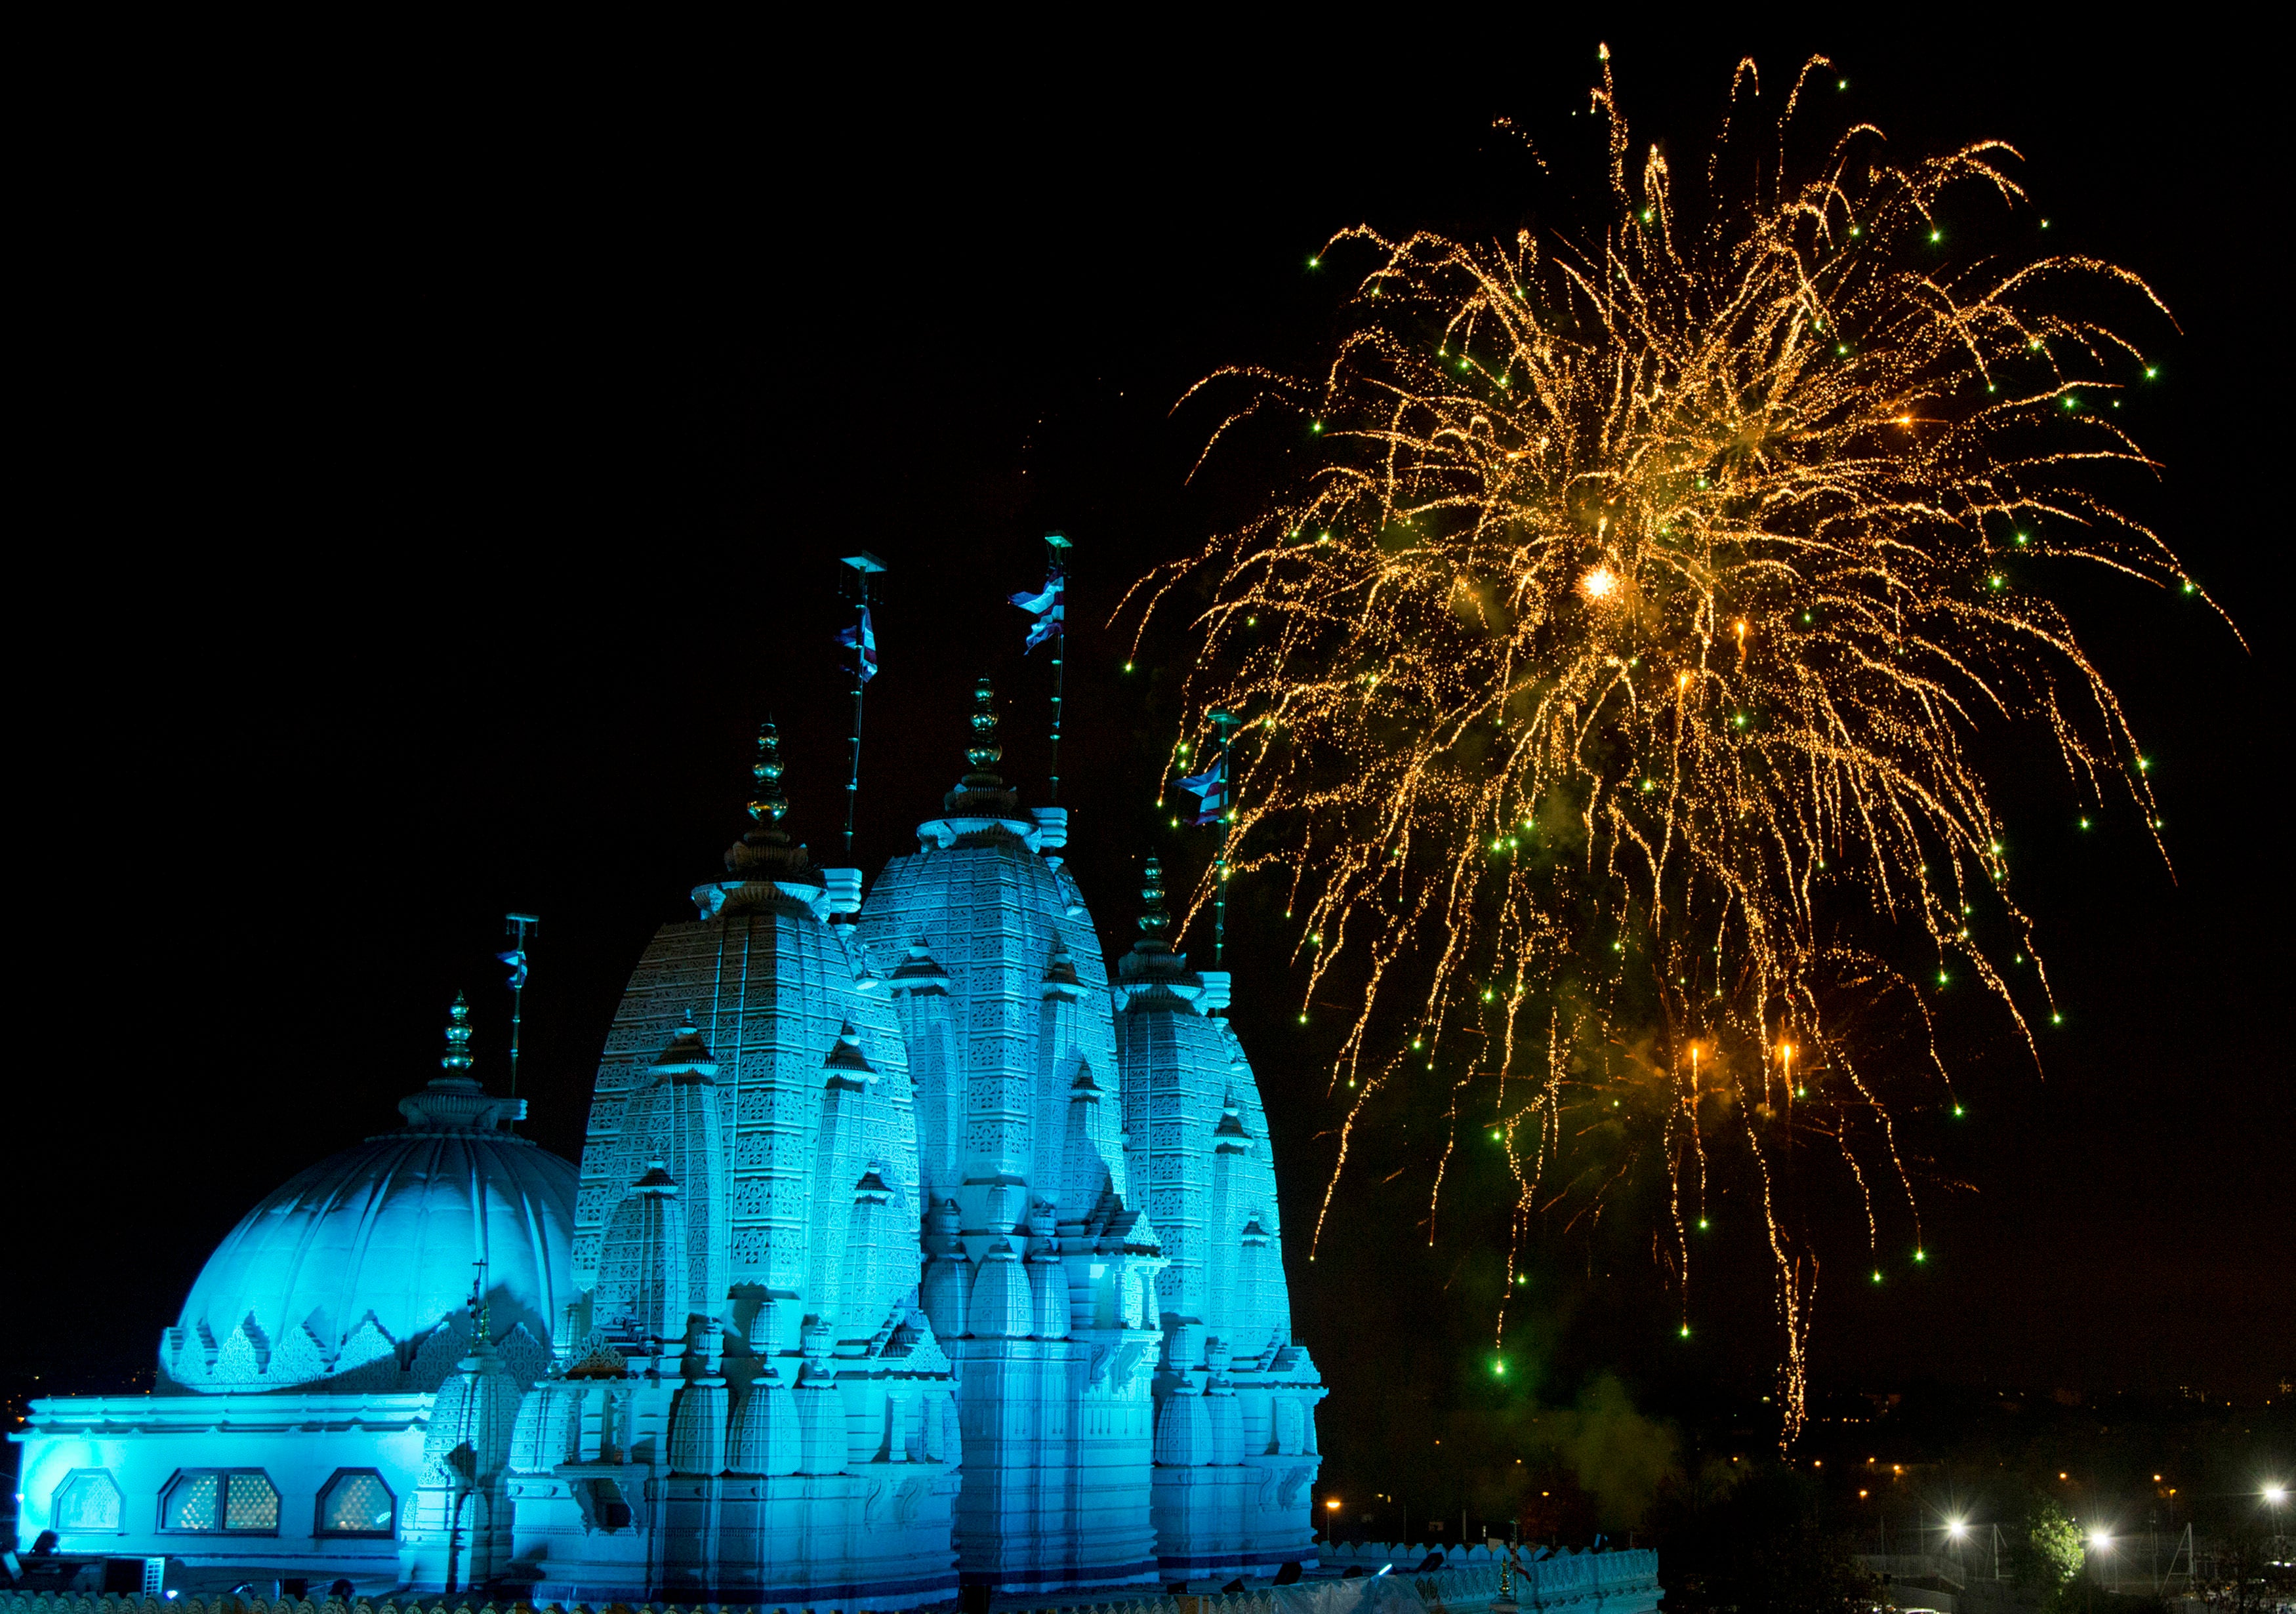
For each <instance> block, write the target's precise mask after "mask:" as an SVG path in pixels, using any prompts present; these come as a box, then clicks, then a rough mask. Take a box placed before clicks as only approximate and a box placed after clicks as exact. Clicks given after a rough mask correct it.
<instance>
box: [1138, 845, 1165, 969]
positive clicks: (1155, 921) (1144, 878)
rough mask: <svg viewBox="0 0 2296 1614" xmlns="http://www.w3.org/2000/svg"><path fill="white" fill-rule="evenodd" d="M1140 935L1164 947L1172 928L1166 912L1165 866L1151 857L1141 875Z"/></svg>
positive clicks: (1145, 939) (1147, 940)
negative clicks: (1166, 932) (1166, 933)
mask: <svg viewBox="0 0 2296 1614" xmlns="http://www.w3.org/2000/svg"><path fill="white" fill-rule="evenodd" d="M1140 901H1141V903H1142V905H1143V906H1142V909H1141V914H1140V934H1141V937H1142V938H1143V940H1144V941H1145V942H1147V943H1150V944H1152V945H1153V946H1158V947H1160V946H1163V945H1164V932H1165V931H1166V930H1168V929H1169V928H1170V926H1171V923H1172V918H1171V915H1170V914H1167V913H1165V912H1164V865H1163V864H1161V863H1160V862H1159V861H1158V860H1157V859H1155V858H1153V857H1151V858H1150V859H1149V860H1148V866H1147V867H1146V868H1145V869H1144V870H1142V871H1141V874H1140Z"/></svg>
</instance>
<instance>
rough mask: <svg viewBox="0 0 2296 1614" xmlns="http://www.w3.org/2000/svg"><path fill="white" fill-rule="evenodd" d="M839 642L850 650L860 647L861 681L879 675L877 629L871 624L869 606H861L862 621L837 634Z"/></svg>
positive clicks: (863, 681)
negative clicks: (858, 624)
mask: <svg viewBox="0 0 2296 1614" xmlns="http://www.w3.org/2000/svg"><path fill="white" fill-rule="evenodd" d="M837 642H838V643H840V644H842V645H843V646H844V647H845V648H846V649H848V650H855V649H858V650H859V651H860V652H861V654H860V658H859V660H860V671H861V682H862V683H864V684H866V683H868V682H869V680H870V679H872V678H873V677H875V676H877V630H876V629H875V628H874V627H871V626H870V623H869V608H868V607H867V606H863V607H862V608H861V623H860V626H859V627H849V628H847V629H846V630H845V631H844V632H843V633H841V634H840V635H837Z"/></svg>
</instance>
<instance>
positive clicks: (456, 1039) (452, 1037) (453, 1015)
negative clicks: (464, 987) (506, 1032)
mask: <svg viewBox="0 0 2296 1614" xmlns="http://www.w3.org/2000/svg"><path fill="white" fill-rule="evenodd" d="M439 1066H440V1068H441V1069H444V1070H445V1071H446V1072H447V1075H448V1076H465V1077H466V1076H468V1075H470V1074H471V1000H470V999H469V998H467V997H464V996H463V995H462V994H461V993H460V992H457V993H455V1006H454V1007H453V1008H451V1009H449V1010H447V1052H446V1053H442V1054H440V1055H439Z"/></svg>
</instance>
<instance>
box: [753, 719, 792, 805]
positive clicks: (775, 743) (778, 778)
mask: <svg viewBox="0 0 2296 1614" xmlns="http://www.w3.org/2000/svg"><path fill="white" fill-rule="evenodd" d="M788 812H789V798H788V797H787V796H785V795H783V793H782V736H781V731H780V730H779V729H777V728H775V726H774V720H773V719H772V718H771V717H768V718H767V719H766V720H765V721H764V722H763V723H760V724H759V725H758V759H757V760H756V761H755V762H752V763H751V764H750V817H751V818H752V819H754V820H756V821H757V822H758V823H759V824H761V825H763V826H765V827H766V828H768V829H776V828H779V827H780V824H781V821H782V819H783V817H784V816H785V815H787V814H788Z"/></svg>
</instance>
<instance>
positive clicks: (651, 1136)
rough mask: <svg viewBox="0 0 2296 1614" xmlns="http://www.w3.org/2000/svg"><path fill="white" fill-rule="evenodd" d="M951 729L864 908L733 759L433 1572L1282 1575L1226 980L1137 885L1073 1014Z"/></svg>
mask: <svg viewBox="0 0 2296 1614" xmlns="http://www.w3.org/2000/svg"><path fill="white" fill-rule="evenodd" d="M974 722H975V729H976V733H975V741H976V743H975V745H974V747H973V749H972V751H971V752H970V757H971V760H972V770H971V771H970V772H969V773H967V774H965V776H964V780H963V781H962V782H960V783H959V784H958V786H957V788H956V789H955V790H954V791H951V792H949V794H948V795H947V798H946V799H945V801H944V813H943V815H942V816H939V817H937V818H933V819H930V820H928V821H927V822H926V823H923V824H922V825H920V826H919V830H918V839H919V843H920V845H919V849H918V851H917V852H916V853H915V854H914V856H904V857H896V858H894V859H893V860H891V862H890V864H888V865H887V866H886V868H885V870H884V872H883V873H882V874H881V877H880V878H879V879H878V881H876V884H875V886H874V888H873V889H872V890H871V891H870V893H869V895H868V898H867V900H866V901H865V902H864V901H863V900H862V899H861V896H860V881H859V877H858V875H857V873H854V872H852V871H840V870H834V869H832V870H815V869H814V868H812V867H811V865H810V863H809V860H808V856H807V853H806V851H805V849H804V848H802V847H799V846H796V845H793V844H791V840H790V838H789V836H788V835H787V834H786V833H785V832H783V830H782V829H781V828H780V827H779V820H780V818H781V816H782V814H783V811H784V803H783V799H782V798H781V793H780V790H779V784H778V782H779V777H780V773H781V765H780V761H779V756H778V742H777V741H776V739H775V736H774V734H773V733H772V731H771V729H770V726H768V729H767V732H766V733H764V734H763V735H762V736H761V738H760V741H759V758H758V765H757V769H756V773H757V777H758V791H757V799H755V800H753V801H752V803H751V806H750V811H751V816H752V818H753V819H754V821H755V823H754V826H753V827H752V828H751V829H750V832H748V833H747V834H745V835H744V836H743V838H742V840H740V841H739V842H737V843H736V844H735V845H734V847H733V848H730V849H729V850H728V852H727V854H726V872H725V873H724V875H723V876H722V877H721V878H717V879H713V880H711V881H709V882H707V883H705V884H703V885H701V886H700V887H698V888H696V889H695V890H694V892H693V899H694V902H695V904H696V905H697V907H698V909H699V917H698V918H696V919H694V920H693V921H691V922H684V923H676V924H670V925H666V926H664V927H663V928H662V930H660V933H659V934H658V935H657V936H656V937H655V938H654V940H653V943H652V946H649V947H648V948H647V949H646V952H645V955H644V958H643V959H642V960H641V961H640V963H639V964H638V967H637V969H636V971H635V973H634V975H633V976H632V978H631V980H630V984H629V988H628V991H627V995H625V996H624V998H623V1000H622V1004H621V1009H620V1012H619V1014H617V1016H616V1017H615V1020H614V1025H613V1030H612V1032H611V1035H610V1036H609V1037H608V1039H607V1044H606V1049H605V1053H604V1057H603V1060H602V1061H601V1063H600V1066H599V1070H598V1077H597V1085H596V1092H595V1097H594V1100H593V1102H592V1106H591V1112H590V1122H589V1132H588V1137H587V1141H586V1144H585V1147H584V1149H583V1153H582V1164H581V1181H580V1187H579V1189H578V1198H577V1201H576V1209H575V1226H574V1236H573V1258H572V1260H573V1281H574V1287H575V1290H576V1291H577V1297H578V1298H577V1299H575V1300H574V1301H573V1302H572V1303H571V1304H570V1305H568V1306H567V1307H565V1308H564V1313H563V1315H562V1317H561V1318H560V1319H558V1328H557V1338H556V1340H554V1350H553V1357H554V1362H555V1365H554V1366H553V1368H552V1369H551V1370H550V1371H549V1372H548V1373H547V1374H546V1375H545V1376H544V1377H543V1378H542V1379H541V1380H540V1381H538V1382H537V1383H536V1384H535V1386H534V1388H533V1389H531V1390H529V1391H528V1392H527V1394H526V1395H525V1397H524V1398H523V1400H522V1401H521V1404H520V1406H519V1411H518V1415H517V1419H516V1421H515V1427H514V1431H504V1432H505V1433H506V1434H507V1435H508V1439H507V1442H506V1449H505V1451H504V1453H503V1454H502V1458H501V1461H500V1462H499V1464H498V1467H499V1471H500V1475H501V1478H500V1481H499V1487H498V1490H499V1500H498V1501H497V1502H496V1503H494V1504H493V1505H492V1506H490V1507H488V1508H486V1509H484V1510H483V1511H484V1512H485V1513H486V1515H487V1516H488V1518H490V1519H491V1520H493V1521H494V1522H493V1524H492V1527H491V1528H471V1526H473V1525H474V1524H475V1521H476V1515H475V1514H474V1513H473V1512H472V1510H471V1508H470V1506H469V1505H468V1504H467V1503H466V1504H465V1505H464V1508H463V1512H464V1525H465V1528H468V1529H470V1534H469V1535H468V1536H467V1537H466V1544H465V1546H464V1548H463V1550H464V1551H465V1552H467V1553H468V1554H469V1560H468V1562H467V1564H466V1565H465V1566H463V1568H462V1570H461V1573H462V1575H463V1577H464V1578H466V1579H471V1580H477V1581H483V1580H485V1579H487V1578H489V1577H502V1576H517V1575H519V1574H520V1571H521V1569H524V1570H526V1571H527V1572H528V1573H534V1572H538V1573H539V1575H540V1582H539V1584H538V1585H537V1586H536V1589H535V1592H534V1595H535V1596H536V1597H537V1598H540V1597H564V1598H567V1599H569V1600H571V1599H574V1598H585V1599H590V1600H596V1599H599V1598H603V1597H608V1596H627V1595H632V1594H637V1593H639V1592H641V1591H643V1592H646V1593H660V1594H674V1593H677V1592H680V1591H686V1592H692V1591H709V1592H716V1593H722V1594H726V1595H729V1596H730V1595H736V1594H741V1595H744V1596H745V1597H746V1596H748V1595H766V1596H770V1597H774V1598H780V1597H783V1596H786V1597H789V1598H791V1599H794V1598H797V1597H799V1596H800V1595H803V1596H805V1597H807V1598H808V1600H809V1601H810V1600H811V1599H812V1598H813V1597H815V1596H816V1594H830V1593H832V1592H839V1593H843V1594H846V1595H848V1596H855V1597H859V1598H861V1599H862V1600H863V1601H865V1602H870V1603H871V1604H873V1606H877V1607H893V1606H898V1605H899V1604H901V1603H903V1602H933V1601H937V1600H939V1599H940V1598H943V1597H946V1596H947V1595H948V1594H949V1593H950V1592H951V1590H952V1589H953V1586H954V1585H955V1580H956V1577H957V1571H958V1569H960V1568H961V1569H962V1571H963V1573H964V1578H965V1579H966V1580H967V1581H972V1582H975V1583H986V1584H988V1585H994V1586H997V1587H1000V1588H1009V1589H1013V1590H1024V1589H1025V1590H1052V1589H1054V1588H1061V1587H1083V1586H1095V1585H1122V1584H1128V1583H1130V1584H1139V1583H1149V1584H1157V1583H1161V1582H1165V1581H1169V1580H1173V1579H1181V1578H1188V1577H1204V1576H1207V1575H1214V1574H1233V1573H1252V1572H1255V1571H1256V1572H1258V1573H1260V1574H1265V1573H1267V1571H1268V1570H1269V1569H1272V1568H1274V1567H1275V1566H1277V1565H1280V1564H1281V1563H1283V1562H1284V1561H1290V1560H1298V1559H1308V1558H1312V1555H1313V1553H1314V1545H1313V1532H1312V1528H1311V1525H1310V1523H1309V1519H1308V1503H1309V1496H1310V1492H1311V1489H1312V1487H1313V1483H1314V1480H1315V1477H1316V1467H1317V1464H1318V1462H1320V1458H1319V1457H1318V1456H1317V1454H1316V1433H1315V1411H1314V1409H1315V1404H1316V1401H1318V1400H1319V1399H1321V1398H1322V1397H1323V1396H1324V1389H1323V1387H1322V1384H1321V1382H1320V1380H1319V1378H1318V1375H1317V1373H1316V1368H1315V1366H1314V1364H1313V1363H1312V1362H1311V1361H1310V1360H1309V1358H1308V1353H1307V1351H1306V1350H1305V1349H1303V1348H1300V1346H1298V1345H1296V1344H1294V1343H1293V1342H1292V1331H1291V1308H1290V1303H1289V1299H1288V1297H1287V1294H1286V1290H1285V1285H1284V1280H1283V1265H1282V1255H1281V1249H1280V1240H1281V1223H1280V1220H1279V1217H1278V1211H1277V1206H1276V1195H1275V1170H1274V1165H1273V1162H1272V1160H1271V1159H1270V1155H1269V1150H1268V1143H1267V1122H1266V1119H1265V1118H1264V1116H1263V1113H1262V1111H1261V1108H1260V1101H1259V1089H1258V1086H1257V1084H1256V1083H1255V1081H1254V1079H1253V1077H1252V1072H1251V1066H1250V1064H1249V1063H1248V1062H1247V1061H1246V1060H1245V1058H1244V1054H1243V1050H1242V1046H1241V1045H1240V1044H1239V1043H1238V1041H1237V1039H1236V1036H1235V1033H1234V1030H1233V1029H1232V1028H1230V1026H1229V1024H1228V1022H1227V1021H1226V1019H1224V1018H1222V1013H1221V1012H1222V1011H1223V1010H1224V1009H1225V1008H1226V1005H1227V1002H1228V977H1227V976H1226V974H1225V973H1223V972H1218V971H1192V970H1191V969H1190V968H1189V967H1188V962H1187V959H1186V957H1185V955H1184V954H1177V953H1175V952H1174V951H1172V949H1171V948H1170V947H1169V946H1167V945H1166V944H1165V943H1164V941H1163V940H1162V939H1161V937H1160V931H1161V930H1163V928H1164V926H1165V923H1166V921H1165V919H1164V916H1163V914H1162V911H1161V891H1160V889H1159V887H1158V884H1157V880H1156V871H1155V867H1154V865H1153V864H1151V865H1150V872H1149V878H1148V881H1147V889H1146V892H1145V897H1146V905H1147V912H1146V914H1145V915H1144V918H1143V919H1142V921H1141V929H1142V938H1141V939H1140V940H1139V941H1137V942H1136V944H1134V946H1133V947H1132V949H1131V950H1130V952H1129V953H1128V954H1126V955H1125V956H1124V957H1123V958H1122V960H1121V962H1120V963H1119V969H1118V971H1117V979H1116V980H1115V981H1114V982H1113V983H1112V984H1111V982H1110V981H1109V980H1108V979H1107V971H1106V969H1105V967H1104V966H1103V962H1102V958H1103V954H1102V950H1101V945H1100V940H1099V938H1098V936H1097V934H1096V933H1095V930H1094V928H1093V922H1092V918H1091V915H1090V914H1089V913H1088V912H1087V909H1086V906H1085V901H1084V896H1083V893H1082V892H1081V891H1080V890H1079V889H1078V886H1077V883H1076V881H1075V878H1074V877H1073V875H1072V874H1071V873H1070V872H1069V870H1068V869H1067V868H1066V867H1065V866H1064V864H1063V860H1062V856H1061V851H1062V847H1063V845H1064V844H1065V841H1066V835H1067V813H1066V812H1065V810H1064V809H1060V808H1037V809H1036V810H1034V811H1033V812H1027V813H1024V812H1023V811H1022V810H1021V808H1020V807H1019V805H1018V799H1017V797H1016V795H1015V793H1014V792H1013V791H1011V790H1008V789H1007V788H1006V787H1005V783H1004V782H1003V781H1002V780H1001V779H999V778H998V777H997V776H996V774H994V773H992V772H990V771H989V768H990V766H991V765H992V764H993V763H994V762H995V761H996V756H997V752H996V746H995V744H994V742H993V727H994V719H993V717H990V716H989V715H988V703H987V693H986V691H985V689H984V691H983V692H981V697H980V711H979V712H978V713H977V714H976V717H975V720H974ZM446 1388H447V1390H448V1391H450V1392H451V1390H452V1389H453V1385H452V1384H451V1383H450V1384H449V1385H448V1386H447V1387H446ZM433 1444H436V1441H434V1442H433ZM477 1455H478V1457H479V1460H480V1463H481V1464H483V1463H485V1462H487V1461H488V1456H487V1454H484V1453H479V1454H477ZM486 1488H488V1487H485V1486H484V1485H483V1484H482V1485H481V1486H480V1489H481V1490H484V1489H486ZM416 1512H417V1514H418V1515H419V1514H420V1513H421V1512H422V1509H421V1508H420V1506H419V1504H418V1507H417V1509H416ZM410 1522H420V1520H413V1521H410ZM446 1523H447V1521H446V1520H445V1519H444V1518H443V1516H442V1517H441V1518H440V1519H439V1520H437V1525H438V1528H437V1529H436V1532H435V1536H436V1544H437V1548H438V1549H439V1550H440V1551H443V1549H444V1548H445V1547H446V1545H447V1529H446V1528H445V1527H446ZM442 1568H443V1566H442Z"/></svg>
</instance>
